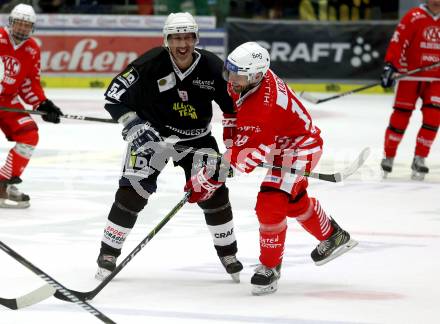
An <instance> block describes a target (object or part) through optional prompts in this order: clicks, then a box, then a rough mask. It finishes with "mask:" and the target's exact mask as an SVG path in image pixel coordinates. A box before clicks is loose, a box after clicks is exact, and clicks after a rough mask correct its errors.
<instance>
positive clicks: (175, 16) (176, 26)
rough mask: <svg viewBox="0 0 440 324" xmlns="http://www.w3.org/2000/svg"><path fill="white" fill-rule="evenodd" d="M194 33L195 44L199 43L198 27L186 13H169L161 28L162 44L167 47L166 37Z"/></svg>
mask: <svg viewBox="0 0 440 324" xmlns="http://www.w3.org/2000/svg"><path fill="white" fill-rule="evenodd" d="M185 33H194V34H195V36H196V44H198V43H199V26H198V25H197V23H196V21H195V19H194V17H193V16H192V15H191V14H190V13H188V12H178V13H171V14H169V15H168V17H167V19H166V20H165V25H164V26H163V43H164V44H165V46H168V36H169V35H172V34H185Z"/></svg>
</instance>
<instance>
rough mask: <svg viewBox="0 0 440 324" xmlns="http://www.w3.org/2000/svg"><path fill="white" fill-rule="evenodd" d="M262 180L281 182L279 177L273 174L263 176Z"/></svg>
mask: <svg viewBox="0 0 440 324" xmlns="http://www.w3.org/2000/svg"><path fill="white" fill-rule="evenodd" d="M263 182H272V183H281V178H280V177H277V176H274V175H268V176H266V177H265V178H264V180H263Z"/></svg>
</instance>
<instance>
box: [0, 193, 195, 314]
mask: <svg viewBox="0 0 440 324" xmlns="http://www.w3.org/2000/svg"><path fill="white" fill-rule="evenodd" d="M190 194H191V192H187V193H185V196H184V197H183V198H182V200H180V201H179V202H178V203H177V205H176V206H174V208H173V209H172V210H171V211H170V212H169V213H168V214H167V215H166V216H165V217H164V218H163V219H162V221H160V223H159V224H157V225H156V227H155V228H154V229H153V230H152V231H151V232H150V233H149V234H148V235H147V236H146V237H145V238H144V239H143V240H142V241H141V242H140V243H139V244H138V245H137V246H136V247H135V248H134V249H133V250H132V251H131V252H130V254H129V255H128V256H127V257H126V258H125V259H124V260H123V261H122V262H121V263H120V264H119V265H118V266H117V267H116V268H115V270H113V272H112V273H111V274H110V275H109V276H108V277H106V278H105V279H104V280H103V281H102V282H101V283H100V284H99V285H98V286H97V287H96V288H95V289H93V290H90V291H87V292H80V291H76V290H72V289H68V288H65V287H62V288H63V289H64V291H60V290H58V289H53V288H52V293H50V289H51V288H50V286H51V282H49V281H47V280H46V279H45V278H43V277H42V278H43V279H45V280H46V281H47V282H48V284H49V285H45V286H43V287H41V288H39V289H36V290H34V291H32V292H30V293H28V294H26V295H24V296H22V297H18V298H13V299H7V298H0V304H1V305H3V306H6V307H8V308H10V309H20V308H24V307H27V306H30V305H33V304H36V303H38V302H40V301H42V300H44V299H46V298H49V297H50V296H55V297H56V298H58V299H61V300H64V301H70V302H76V301H73V300H71V299H70V298H69V297H68V295H69V294H71V295H74V296H75V297H77V298H78V299H79V300H80V301H84V300H92V299H93V298H94V297H95V296H96V295H97V294H98V293H99V292H100V291H101V290H102V289H103V288H104V287H105V286H107V284H108V283H109V282H110V281H111V280H112V279H113V278H114V277H115V276H116V275H117V274H118V273H119V272H120V271H121V270H122V269H123V268H124V267H125V266H126V265H127V264H128V263H129V262H130V261H131V260H132V259H133V258H134V256H135V255H136V254H138V253H139V252H140V250H142V249H143V248H144V246H145V245H147V243H148V242H149V241H150V240H151V239H152V238H153V237H154V236H155V235H156V234H157V233H158V232H159V231H160V230H161V229H162V227H164V226H165V224H166V223H168V221H169V220H170V219H171V218H173V216H174V215H176V214H177V212H178V211H179V210H180V209H181V208H182V207H183V205H185V203H186V202H187V201H188V199H189V196H190ZM48 286H49V287H48ZM54 288H56V287H54ZM55 290H56V291H55ZM54 292H55V294H54Z"/></svg>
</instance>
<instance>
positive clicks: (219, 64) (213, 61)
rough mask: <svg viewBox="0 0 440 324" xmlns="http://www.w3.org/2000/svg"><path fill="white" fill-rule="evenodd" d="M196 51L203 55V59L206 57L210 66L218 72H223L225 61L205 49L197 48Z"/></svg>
mask: <svg viewBox="0 0 440 324" xmlns="http://www.w3.org/2000/svg"><path fill="white" fill-rule="evenodd" d="M196 50H197V51H198V52H199V53H200V54H202V57H204V58H205V59H206V61H207V62H208V66H211V67H213V68H214V69H215V70H217V71H222V68H223V61H222V60H221V59H220V57H218V56H217V55H216V54H214V53H212V52H210V51H207V50H205V49H202V48H197V49H196Z"/></svg>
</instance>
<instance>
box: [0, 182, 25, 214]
mask: <svg viewBox="0 0 440 324" xmlns="http://www.w3.org/2000/svg"><path fill="white" fill-rule="evenodd" d="M20 182H21V179H20V178H18V177H15V178H12V179H9V180H2V181H0V208H15V209H24V208H28V207H29V206H30V205H31V204H30V202H29V201H30V198H29V196H28V195H26V194H24V193H22V192H20V191H19V190H18V188H17V187H16V186H14V184H17V183H20Z"/></svg>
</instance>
